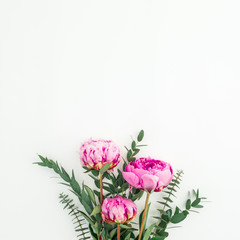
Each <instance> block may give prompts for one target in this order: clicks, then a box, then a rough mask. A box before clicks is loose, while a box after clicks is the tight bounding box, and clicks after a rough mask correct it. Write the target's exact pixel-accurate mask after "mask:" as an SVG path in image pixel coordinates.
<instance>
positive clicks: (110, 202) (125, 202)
mask: <svg viewBox="0 0 240 240" xmlns="http://www.w3.org/2000/svg"><path fill="white" fill-rule="evenodd" d="M136 215H137V206H136V204H135V203H134V202H133V201H132V200H130V199H127V198H124V197H122V196H116V197H114V198H105V199H104V201H103V204H102V218H103V220H104V221H105V222H107V223H109V224H115V223H121V224H123V223H127V222H130V221H132V220H133V219H134V218H135V217H136Z"/></svg>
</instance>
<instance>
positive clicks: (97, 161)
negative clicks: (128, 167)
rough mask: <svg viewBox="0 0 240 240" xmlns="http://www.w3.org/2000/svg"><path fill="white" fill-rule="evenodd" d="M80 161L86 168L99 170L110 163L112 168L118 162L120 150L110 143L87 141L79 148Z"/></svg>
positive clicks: (105, 141)
mask: <svg viewBox="0 0 240 240" xmlns="http://www.w3.org/2000/svg"><path fill="white" fill-rule="evenodd" d="M80 159H81V161H82V162H83V164H84V165H85V166H86V167H88V168H94V169H96V170H100V169H101V168H102V167H103V166H104V165H105V164H107V163H112V165H111V166H110V168H109V169H111V168H114V167H115V166H117V165H118V163H119V161H120V150H119V148H118V146H116V145H115V144H114V143H113V142H112V141H110V140H109V141H107V140H92V139H90V140H88V141H86V142H84V143H83V145H82V146H81V148H80Z"/></svg>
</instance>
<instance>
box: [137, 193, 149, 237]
mask: <svg viewBox="0 0 240 240" xmlns="http://www.w3.org/2000/svg"><path fill="white" fill-rule="evenodd" d="M149 197H150V193H147V197H146V202H145V207H144V213H143V218H142V224H141V229H140V233H139V236H138V240H141V238H142V233H143V227H144V224H145V219H146V215H147V207H148V201H149Z"/></svg>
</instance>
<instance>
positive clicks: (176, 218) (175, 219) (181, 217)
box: [171, 213, 186, 223]
mask: <svg viewBox="0 0 240 240" xmlns="http://www.w3.org/2000/svg"><path fill="white" fill-rule="evenodd" d="M185 218H186V216H185V215H184V214H183V213H178V214H175V215H173V217H172V218H171V223H179V222H181V221H183V220H184V219H185Z"/></svg>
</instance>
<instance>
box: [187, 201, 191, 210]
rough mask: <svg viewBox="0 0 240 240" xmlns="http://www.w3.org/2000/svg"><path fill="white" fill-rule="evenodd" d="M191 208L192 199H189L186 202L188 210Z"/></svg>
mask: <svg viewBox="0 0 240 240" xmlns="http://www.w3.org/2000/svg"><path fill="white" fill-rule="evenodd" d="M190 208H191V199H188V200H187V202H186V209H187V210H189V209H190Z"/></svg>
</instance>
